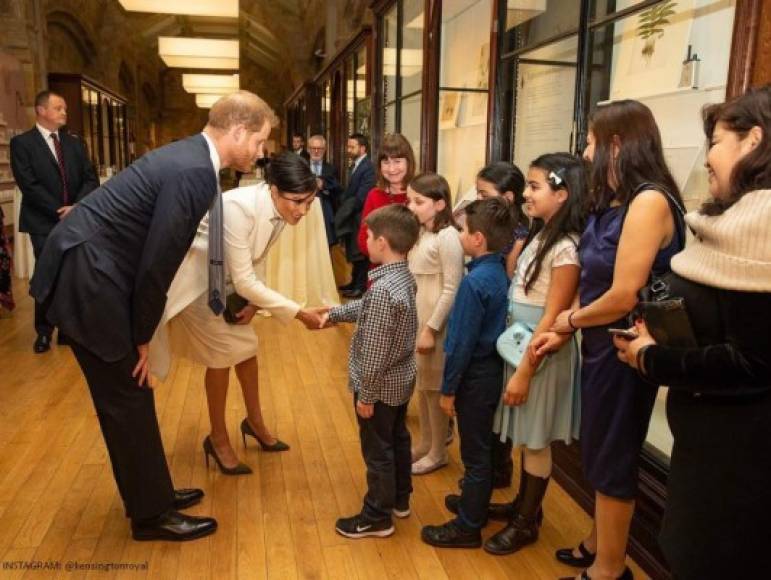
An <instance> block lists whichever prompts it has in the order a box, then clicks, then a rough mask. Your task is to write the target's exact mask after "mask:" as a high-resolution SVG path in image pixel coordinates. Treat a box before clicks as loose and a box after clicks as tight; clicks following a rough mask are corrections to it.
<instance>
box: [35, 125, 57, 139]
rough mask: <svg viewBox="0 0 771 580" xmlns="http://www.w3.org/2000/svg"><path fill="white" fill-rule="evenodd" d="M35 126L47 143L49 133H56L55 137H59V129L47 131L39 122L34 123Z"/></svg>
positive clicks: (49, 136)
mask: <svg viewBox="0 0 771 580" xmlns="http://www.w3.org/2000/svg"><path fill="white" fill-rule="evenodd" d="M35 126H36V127H37V130H38V131H40V134H41V135H42V136H43V139H45V141H46V143H48V140H49V139H50V138H51V135H56V138H57V139H58V138H59V130H58V129H57V130H56V131H49V130H48V129H46V128H45V127H43V125H41V124H40V123H35Z"/></svg>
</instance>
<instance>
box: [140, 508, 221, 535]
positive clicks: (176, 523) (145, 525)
mask: <svg viewBox="0 0 771 580" xmlns="http://www.w3.org/2000/svg"><path fill="white" fill-rule="evenodd" d="M216 530H217V520H215V519H214V518H202V517H196V516H188V515H185V514H181V513H179V512H177V511H174V510H169V511H167V512H166V513H164V514H162V515H160V516H158V517H157V518H151V519H149V520H140V521H132V522H131V535H132V537H133V538H134V539H135V540H137V541H138V542H146V541H151V540H166V541H170V542H186V541H188V540H195V539H198V538H203V537H204V536H208V535H209V534H213V533H214V532H215V531H216Z"/></svg>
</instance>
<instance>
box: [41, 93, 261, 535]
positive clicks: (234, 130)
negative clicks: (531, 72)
mask: <svg viewBox="0 0 771 580" xmlns="http://www.w3.org/2000/svg"><path fill="white" fill-rule="evenodd" d="M275 123H276V117H275V115H274V113H273V111H272V110H271V109H270V107H268V105H267V104H265V102H264V101H262V99H260V98H259V97H257V96H256V95H254V94H252V93H249V92H247V91H239V92H237V93H234V94H232V95H228V96H225V97H222V98H221V99H220V100H219V101H217V102H216V103H215V104H214V106H213V107H212V108H211V110H210V112H209V121H208V123H207V125H206V127H205V128H204V130H203V132H202V133H200V134H197V135H194V136H192V137H188V138H187V139H182V140H179V141H177V142H175V143H171V144H169V145H166V146H164V147H161V148H160V149H156V150H155V151H151V152H150V153H148V154H146V155H144V156H143V157H141V158H140V159H138V160H137V161H136V162H134V163H133V164H131V165H130V166H129V167H128V168H126V169H125V170H124V171H122V172H121V173H119V174H118V175H116V176H115V177H113V178H112V179H111V180H110V181H108V182H107V183H105V184H104V185H103V186H102V187H100V188H98V189H97V190H96V191H95V192H93V193H92V194H91V195H89V196H88V197H87V198H86V199H85V200H83V201H82V202H81V203H79V204H77V206H75V208H74V209H73V210H72V212H71V213H70V215H69V216H68V217H67V219H66V220H64V221H62V222H61V223H60V224H59V225H58V226H57V227H56V228H55V229H54V230H53V231H52V232H51V235H50V236H49V238H48V242H47V243H46V246H45V248H44V249H43V253H42V255H41V257H40V266H41V267H40V268H39V269H38V271H37V272H36V273H35V276H34V277H33V279H32V282H31V285H30V293H31V294H32V295H33V296H34V297H35V298H36V299H37V300H39V301H41V302H43V301H46V302H48V303H49V310H48V316H49V318H50V319H51V320H52V321H53V322H55V323H56V324H57V325H58V326H59V327H60V328H61V329H62V330H63V331H64V332H65V333H66V334H67V335H68V336H69V337H70V338H71V340H72V348H73V352H74V353H75V357H76V358H77V360H78V363H79V365H80V367H81V369H82V370H83V374H84V375H85V377H86V381H87V382H88V386H89V389H90V391H91V397H92V398H93V401H94V406H95V407H96V411H97V416H98V417H99V423H100V426H101V428H102V434H103V436H104V439H105V443H106V445H107V450H108V452H109V454H110V461H111V463H112V467H113V473H114V475H115V481H116V483H117V485H118V490H119V491H120V494H121V497H122V498H123V502H124V504H125V507H126V514H127V515H128V517H129V518H131V527H132V535H133V537H134V539H135V540H175V541H182V540H192V539H195V538H200V537H202V536H205V535H208V534H211V533H213V532H214V531H215V530H216V528H217V522H216V521H215V520H214V519H212V518H203V517H193V516H188V515H185V514H182V513H179V512H178V511H177V510H180V509H183V508H185V507H188V506H190V505H193V504H194V503H197V502H198V501H200V499H201V497H202V496H203V492H202V491H201V490H198V489H190V490H174V488H173V486H172V482H171V476H170V474H169V469H168V466H167V464H166V457H165V455H164V452H163V444H162V441H161V435H160V432H159V429H158V419H157V417H156V414H155V402H154V398H153V391H152V390H151V389H150V388H149V382H148V372H149V370H150V369H149V368H148V343H149V342H150V339H151V337H152V336H153V333H154V332H155V328H156V326H157V325H158V322H159V320H160V318H161V315H162V313H163V309H164V306H165V302H166V292H167V291H168V289H169V286H170V284H171V281H172V279H173V278H174V274H175V272H176V271H177V268H179V265H180V263H181V262H182V259H183V257H184V256H185V253H186V252H187V250H188V248H189V247H190V244H191V243H192V241H193V238H194V236H195V232H196V229H197V227H198V223H199V222H200V221H201V219H202V218H203V216H204V214H206V211H207V210H209V209H210V235H209V287H210V292H209V306H210V308H211V309H212V311H213V312H214V313H215V314H217V315H220V314H221V313H222V310H223V306H224V304H223V302H224V299H225V297H224V293H222V290H223V286H224V273H223V271H222V267H223V266H222V259H223V258H222V254H221V251H222V245H221V244H222V229H221V228H222V221H221V216H222V213H221V209H222V205H221V196H219V195H218V191H219V184H218V173H219V170H220V169H224V168H227V167H232V168H234V169H237V170H239V171H244V172H247V171H250V170H251V168H252V165H253V164H254V161H255V159H256V158H257V157H259V156H261V155H262V148H263V145H264V143H265V140H266V139H267V137H268V135H269V134H270V131H271V126H272V125H274V124H275Z"/></svg>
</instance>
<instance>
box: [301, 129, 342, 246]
mask: <svg viewBox="0 0 771 580" xmlns="http://www.w3.org/2000/svg"><path fill="white" fill-rule="evenodd" d="M308 149H309V150H310V154H311V160H310V165H311V171H312V172H313V174H314V175H315V176H316V178H317V179H316V181H317V182H318V186H319V199H321V210H322V212H323V213H324V228H325V229H326V231H327V243H328V244H329V245H330V246H333V245H335V244H336V243H337V236H336V235H335V205H336V204H337V202H338V197H339V196H340V192H341V191H342V188H341V187H340V182H339V181H338V179H337V171H335V168H334V166H332V164H331V163H327V162H326V161H324V154H325V153H326V152H327V140H326V139H325V138H324V136H323V135H314V136H313V137H311V138H310V139H308Z"/></svg>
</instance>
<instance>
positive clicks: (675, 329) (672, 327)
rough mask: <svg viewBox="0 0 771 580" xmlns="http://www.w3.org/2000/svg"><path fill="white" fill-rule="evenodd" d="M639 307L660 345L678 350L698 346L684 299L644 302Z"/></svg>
mask: <svg viewBox="0 0 771 580" xmlns="http://www.w3.org/2000/svg"><path fill="white" fill-rule="evenodd" d="M639 307H640V313H641V314H642V319H643V320H644V321H645V326H647V327H648V332H650V333H651V336H652V337H653V338H654V339H655V340H656V342H657V343H658V344H660V345H662V346H672V347H676V348H691V347H695V346H698V345H697V342H696V335H695V334H694V333H693V327H692V326H691V320H690V319H689V318H688V311H687V310H686V309H685V301H684V300H683V299H682V298H673V299H669V300H660V301H658V302H642V303H640V305H639Z"/></svg>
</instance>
